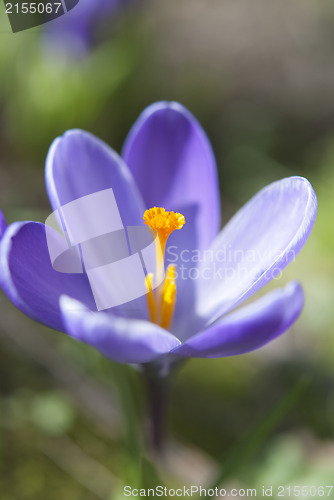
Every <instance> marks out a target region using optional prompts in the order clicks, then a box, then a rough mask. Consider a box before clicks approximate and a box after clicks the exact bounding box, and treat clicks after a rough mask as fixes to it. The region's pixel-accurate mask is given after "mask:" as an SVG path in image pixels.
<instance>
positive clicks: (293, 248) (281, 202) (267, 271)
mask: <svg viewBox="0 0 334 500" xmlns="http://www.w3.org/2000/svg"><path fill="white" fill-rule="evenodd" d="M316 212H317V199H316V195H315V193H314V191H313V188H312V186H311V184H310V183H309V182H308V181H307V180H306V179H304V178H302V177H290V178H286V179H282V180H280V181H277V182H274V183H273V184H270V185H269V186H267V187H266V188H264V189H262V190H261V191H260V192H259V193H258V194H257V195H256V196H254V197H253V198H252V199H251V200H250V201H249V202H248V203H247V204H246V205H245V206H244V207H243V208H242V209H241V210H239V212H238V213H237V214H236V215H235V216H234V217H233V218H232V220H231V221H230V222H229V223H228V224H227V226H226V227H225V228H224V229H223V231H222V232H221V233H220V234H219V235H218V237H217V238H216V240H215V241H214V243H213V245H212V247H211V248H210V250H209V251H208V252H207V253H206V255H205V258H204V259H203V261H202V262H201V265H200V268H199V273H200V276H201V278H200V280H198V282H197V286H198V303H197V307H198V314H199V316H201V317H202V318H203V319H204V321H205V320H207V321H209V322H211V321H213V320H215V319H217V318H218V317H220V316H221V315H223V314H225V313H226V312H227V311H229V310H231V309H232V308H234V307H235V306H236V305H238V304H239V303H240V302H242V301H243V300H245V299H246V298H248V297H249V296H251V295H252V294H254V293H255V292H256V291H257V290H259V289H260V288H261V287H263V286H264V285H266V284H267V283H268V282H269V281H271V280H272V279H273V278H275V277H277V276H278V275H279V274H280V272H281V271H282V270H283V269H284V268H285V267H286V266H287V265H288V264H289V263H290V262H291V261H292V260H293V259H294V258H295V256H296V255H297V254H298V253H299V251H300V250H301V248H302V247H303V245H304V244H305V242H306V240H307V238H308V237H309V235H310V232H311V230H312V227H313V224H314V221H315V218H316Z"/></svg>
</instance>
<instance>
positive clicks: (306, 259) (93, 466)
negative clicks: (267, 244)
mask: <svg viewBox="0 0 334 500" xmlns="http://www.w3.org/2000/svg"><path fill="white" fill-rule="evenodd" d="M0 21H1V24H0V36H1V44H0V74H1V77H0V147H1V155H0V206H1V208H2V209H3V211H4V213H5V214H6V217H7V220H8V222H13V221H15V220H26V219H31V220H45V218H46V217H47V215H48V214H49V212H50V207H49V203H48V200H47V196H46V192H45V188H44V161H45V157H46V154H47V150H48V148H49V145H50V143H51V141H52V140H53V139H54V138H55V137H56V136H57V135H59V134H62V133H63V132H64V131H65V130H67V129H69V128H73V127H78V128H84V129H87V130H89V131H91V132H93V133H94V134H96V135H98V136H99V137H101V138H102V139H104V140H105V141H106V142H108V143H109V144H110V145H111V146H112V147H114V148H115V149H116V150H118V151H119V150H120V149H121V146H122V143H123V141H124V139H125V137H126V134H127V131H128V130H129V128H130V126H131V125H132V123H133V122H134V120H135V119H136V118H137V116H138V114H139V113H140V112H141V111H142V110H143V109H144V108H145V107H146V106H147V105H149V104H150V103H152V102H154V101H156V100H161V99H163V100H177V101H180V102H181V103H183V104H184V105H185V106H187V107H188V108H189V109H190V110H191V111H192V112H193V113H194V114H195V115H196V116H197V118H198V119H199V120H200V122H201V123H202V125H203V127H204V129H205V130H206V131H207V134H208V136H209V137H210V139H211V141H212V144H213V148H214V151H215V154H216V158H217V163H218V166H219V176H220V186H221V194H222V217H223V221H224V223H225V222H226V221H228V219H229V218H230V216H231V215H232V214H233V213H234V212H235V211H236V210H237V209H238V208H239V207H240V206H241V205H242V204H243V203H244V202H246V201H247V200H248V199H249V198H250V197H251V196H252V195H253V194H255V193H256V192H257V190H259V189H260V188H262V187H263V186H265V185H266V184H267V183H269V182H271V181H274V180H276V179H279V178H282V177H285V176H288V175H303V176H305V177H307V178H308V179H309V180H310V181H311V182H312V184H313V186H314V188H315V190H316V193H317V195H318V202H319V210H318V218H317V221H316V225H315V228H314V231H313V232H312V235H311V237H310V239H309V241H308V242H307V244H306V246H305V248H304V249H303V250H302V252H301V254H300V255H298V257H297V259H296V262H294V263H292V264H291V265H290V266H289V268H288V269H287V270H286V271H285V272H284V275H283V278H282V279H281V280H276V281H275V282H274V283H273V284H271V285H269V287H267V288H266V291H267V290H268V289H269V288H274V287H277V286H282V284H283V283H286V282H287V281H289V280H292V279H298V280H299V281H301V282H302V284H303V286H304V288H305V293H306V306H305V310H304V312H303V314H302V316H301V318H300V319H299V320H298V322H297V323H296V325H294V326H293V328H292V329H291V330H290V331H289V332H288V333H286V334H285V335H284V336H283V337H281V338H280V339H278V340H276V341H275V342H274V343H272V344H270V345H268V346H267V347H265V348H263V349H261V350H260V351H258V352H256V353H252V354H248V355H244V356H237V357H234V358H228V359H220V360H205V361H201V360H192V361H189V362H188V363H187V364H185V365H184V367H183V368H182V369H181V370H180V371H179V373H178V374H177V376H176V377H175V378H174V380H173V383H172V391H171V396H170V408H169V415H168V417H169V418H168V439H167V454H166V459H165V463H164V464H163V465H161V464H157V463H155V461H154V459H152V457H146V458H145V453H144V454H143V450H142V443H143V441H144V438H145V429H146V427H147V425H146V424H145V387H144V386H143V384H142V381H141V379H140V377H139V376H138V374H137V373H136V372H135V371H134V370H133V369H132V368H130V367H126V366H121V365H117V364H115V363H112V362H110V361H108V360H106V359H104V358H102V357H101V356H100V355H99V354H98V353H96V352H95V351H94V350H93V349H91V348H89V347H87V346H85V345H81V344H79V343H76V342H74V341H73V340H71V339H70V338H67V337H66V336H65V335H63V334H60V333H58V332H54V331H51V330H49V329H47V328H44V327H42V326H40V325H38V324H36V323H34V322H33V321H32V320H30V319H29V318H27V317H25V316H23V315H22V314H21V313H19V312H18V311H17V310H16V309H15V308H14V306H12V305H11V304H10V303H9V301H8V299H7V298H6V297H5V296H4V295H3V294H1V296H0V318H1V323H0V325H1V326H0V389H1V393H0V398H1V399H0V430H1V434H0V460H1V462H0V471H1V476H0V498H1V500H39V499H41V500H44V499H45V500H59V499H60V498H61V499H62V500H95V499H103V500H110V499H116V500H117V499H119V498H123V494H122V488H123V485H124V484H132V485H153V484H155V483H156V482H157V483H159V484H160V483H161V484H165V485H167V486H169V487H176V486H179V485H183V484H201V485H202V486H205V485H212V484H216V482H217V481H219V480H220V481H222V483H223V485H224V487H226V488H227V487H237V488H243V487H245V488H251V487H259V488H260V487H262V485H268V486H270V485H273V486H274V487H275V486H277V485H293V484H298V485H325V484H333V478H334V418H333V415H334V335H332V334H333V333H334V332H333V324H334V307H333V300H334V260H333V252H334V231H333V219H332V217H333V214H334V196H333V192H334V59H333V54H334V7H333V3H332V2H330V1H327V0H289V1H287V0H284V1H282V0H251V1H250V0H192V1H190V0H188V1H187V0H183V1H182V2H180V1H179V0H169V1H164V0H160V1H158V0H149V1H144V0H140V1H139V0H138V1H137V3H134V4H132V5H128V6H127V8H125V9H124V10H121V11H120V12H119V13H118V15H117V16H113V18H112V19H111V20H110V24H107V25H106V21H105V20H104V30H103V31H102V33H103V36H98V37H96V39H95V43H94V45H93V46H92V47H91V50H90V51H89V52H88V53H87V54H86V55H84V56H82V57H80V58H78V59H75V60H73V59H72V58H70V57H68V55H67V54H66V53H64V52H62V51H54V52H52V51H50V49H49V48H46V47H45V44H44V42H43V40H44V37H45V32H46V31H48V29H49V28H48V27H46V26H44V27H43V29H40V30H37V29H33V30H29V31H27V32H22V33H18V34H15V35H14V34H12V33H11V32H10V31H9V24H8V20H7V19H6V17H5V13H4V8H3V5H1V9H0ZM99 33H100V31H99ZM143 422H144V424H143ZM155 469H156V470H155ZM274 497H275V495H274ZM235 498H238V497H235ZM304 498H305V497H304Z"/></svg>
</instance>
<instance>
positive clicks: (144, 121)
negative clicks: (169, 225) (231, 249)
mask: <svg viewBox="0 0 334 500" xmlns="http://www.w3.org/2000/svg"><path fill="white" fill-rule="evenodd" d="M123 158H124V160H125V162H126V163H127V165H128V166H129V168H130V170H131V172H132V174H133V176H134V178H135V180H136V182H137V185H138V186H139V189H140V191H141V193H142V196H143V198H144V201H145V204H146V207H147V208H151V207H154V206H161V207H164V208H165V209H166V210H173V211H177V212H181V213H183V214H184V215H185V217H186V224H187V225H188V228H189V232H191V238H190V239H189V238H187V239H185V238H184V237H183V236H182V235H181V234H180V235H177V236H176V237H175V238H177V239H178V240H177V244H178V245H180V246H182V248H206V247H207V246H208V245H209V244H210V243H211V242H212V240H213V238H214V237H215V236H216V234H217V231H218V230H219V226H220V202H219V191H218V180H217V170H216V163H215V159H214V155H213V152H212V149H211V145H210V143H209V140H208V138H207V136H206V135H205V133H204V131H203V129H202V127H201V126H200V124H199V123H198V121H197V120H196V119H195V117H194V116H193V115H192V114H191V113H190V112H189V111H188V110H187V109H186V108H184V107H183V106H182V105H181V104H178V103H175V102H158V103H156V104H153V105H151V106H149V107H148V108H146V110H145V111H144V112H143V113H142V114H141V115H140V117H139V118H138V120H137V122H136V123H135V125H134V126H133V128H132V130H131V131H130V134H129V136H128V138H127V140H126V142H125V145H124V149H123ZM181 232H182V231H181ZM181 232H180V233H181ZM183 234H184V232H183Z"/></svg>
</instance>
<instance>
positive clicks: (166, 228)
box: [143, 207, 186, 328]
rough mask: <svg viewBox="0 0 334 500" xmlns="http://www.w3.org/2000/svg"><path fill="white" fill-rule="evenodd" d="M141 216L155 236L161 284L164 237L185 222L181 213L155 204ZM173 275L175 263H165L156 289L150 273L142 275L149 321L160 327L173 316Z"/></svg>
mask: <svg viewBox="0 0 334 500" xmlns="http://www.w3.org/2000/svg"><path fill="white" fill-rule="evenodd" d="M143 219H144V221H145V224H146V225H147V226H148V227H149V228H150V231H151V232H152V233H153V235H154V236H155V237H156V236H157V238H155V243H156V251H157V271H156V278H157V279H156V282H157V283H161V281H162V276H163V271H164V255H165V248H166V243H167V240H168V237H169V235H170V234H171V233H172V232H173V231H174V230H175V229H181V228H182V227H183V225H184V224H185V222H186V221H185V218H184V216H183V215H182V214H179V213H176V212H166V210H165V209H164V208H158V207H153V208H150V209H149V210H146V212H145V213H144V217H143ZM175 274H176V273H175V266H173V265H170V266H168V268H167V270H166V275H165V279H164V281H163V283H162V284H161V285H159V286H158V287H157V288H156V289H154V275H153V273H150V274H148V275H147V276H146V288H147V305H148V311H149V315H150V320H151V321H152V322H153V323H157V324H159V325H160V326H162V327H163V328H169V327H170V325H171V323H172V319H173V314H174V309H175V302H176V284H175Z"/></svg>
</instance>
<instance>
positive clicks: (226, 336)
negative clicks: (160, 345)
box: [173, 282, 304, 358]
mask: <svg viewBox="0 0 334 500" xmlns="http://www.w3.org/2000/svg"><path fill="white" fill-rule="evenodd" d="M303 305H304V295H303V290H302V288H301V286H300V285H299V284H298V283H295V282H291V283H289V284H288V285H287V286H286V288H285V289H279V290H275V291H273V292H271V293H269V294H267V295H265V296H264V297H262V298H261V299H259V300H258V301H256V302H254V303H253V304H250V305H248V306H245V307H243V308H242V309H239V310H238V311H235V312H233V313H230V314H229V315H228V316H225V317H224V318H223V319H222V320H220V321H218V322H217V323H215V324H213V325H212V326H210V327H209V328H208V329H207V330H205V331H203V332H200V333H198V334H197V335H195V336H194V337H192V338H190V339H189V340H188V341H187V342H185V343H184V344H183V345H181V346H180V347H178V348H176V349H175V351H174V352H173V354H177V355H178V356H185V357H194V358H218V357H226V356H235V355H236V354H244V353H246V352H251V351H254V350H255V349H259V348H260V347H262V346H264V345H265V344H267V343H268V342H271V341H272V340H274V339H275V338H276V337H278V336H279V335H281V334H282V333H283V332H285V331H286V330H287V329H288V328H289V327H290V326H291V325H292V323H293V322H294V321H295V320H296V319H297V318H298V316H299V314H300V313H301V311H302V309H303Z"/></svg>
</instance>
